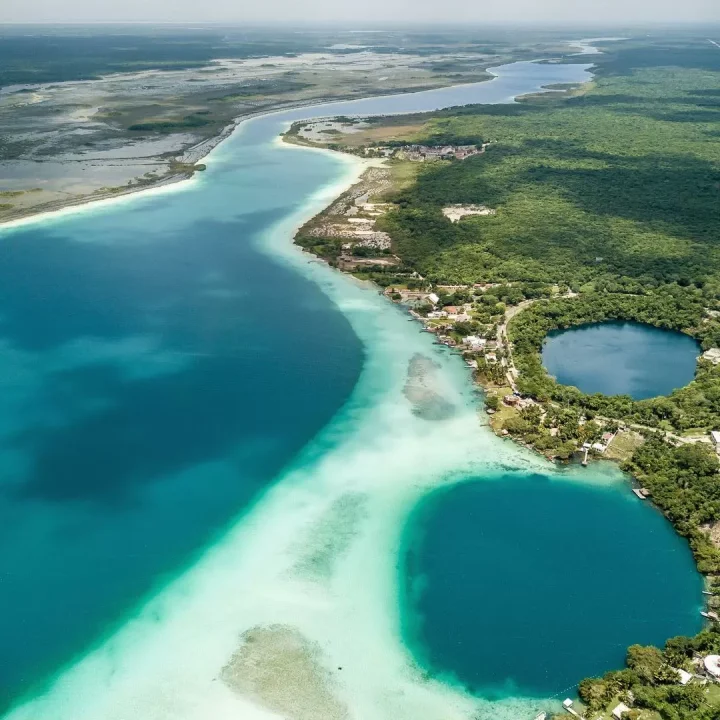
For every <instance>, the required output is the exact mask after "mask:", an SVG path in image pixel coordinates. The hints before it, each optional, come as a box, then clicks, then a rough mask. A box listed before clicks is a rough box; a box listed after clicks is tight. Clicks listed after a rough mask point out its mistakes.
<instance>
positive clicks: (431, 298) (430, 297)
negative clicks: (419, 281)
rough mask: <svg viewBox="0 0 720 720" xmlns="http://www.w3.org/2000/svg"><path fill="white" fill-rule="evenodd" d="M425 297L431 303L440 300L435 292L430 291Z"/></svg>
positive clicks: (435, 303)
mask: <svg viewBox="0 0 720 720" xmlns="http://www.w3.org/2000/svg"><path fill="white" fill-rule="evenodd" d="M427 299H428V300H429V301H430V302H431V303H432V304H433V305H437V304H438V303H439V302H440V298H439V297H438V296H437V295H436V294H435V293H430V294H429V295H428V296H427Z"/></svg>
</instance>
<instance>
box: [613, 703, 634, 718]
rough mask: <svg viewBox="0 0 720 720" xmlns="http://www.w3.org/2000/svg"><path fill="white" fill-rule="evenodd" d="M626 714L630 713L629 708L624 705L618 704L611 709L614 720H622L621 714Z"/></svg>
mask: <svg viewBox="0 0 720 720" xmlns="http://www.w3.org/2000/svg"><path fill="white" fill-rule="evenodd" d="M626 712H630V708H629V707H628V706H627V705H626V704H625V703H620V704H619V705H618V706H617V707H616V708H614V709H613V711H612V716H613V717H614V718H616V720H623V713H626Z"/></svg>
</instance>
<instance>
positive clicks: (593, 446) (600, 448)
mask: <svg viewBox="0 0 720 720" xmlns="http://www.w3.org/2000/svg"><path fill="white" fill-rule="evenodd" d="M616 434H617V433H611V432H605V433H603V434H602V437H601V438H600V440H599V441H598V442H594V443H589V442H586V443H583V446H582V449H583V450H596V451H597V452H599V453H604V452H605V451H606V450H607V449H608V446H609V445H610V443H611V442H612V441H613V438H614V437H615V435H616Z"/></svg>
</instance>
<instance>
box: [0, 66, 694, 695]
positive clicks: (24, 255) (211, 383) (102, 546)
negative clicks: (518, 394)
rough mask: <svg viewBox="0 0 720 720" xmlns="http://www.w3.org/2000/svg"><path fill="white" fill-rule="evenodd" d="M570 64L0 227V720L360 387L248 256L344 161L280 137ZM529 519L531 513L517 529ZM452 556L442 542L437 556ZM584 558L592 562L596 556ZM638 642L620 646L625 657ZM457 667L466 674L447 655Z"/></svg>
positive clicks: (248, 139)
mask: <svg viewBox="0 0 720 720" xmlns="http://www.w3.org/2000/svg"><path fill="white" fill-rule="evenodd" d="M583 67H584V66H572V65H531V64H529V63H518V64H516V65H514V66H512V67H509V68H506V69H504V70H503V71H502V74H501V77H500V78H499V79H498V80H496V81H493V82H492V83H483V84H479V85H476V86H467V87H464V88H451V89H446V90H440V91H434V92H427V93H418V94H414V95H407V96H402V97H388V98H381V99H377V100H365V101H356V102H352V103H344V104H336V105H329V106H325V107H324V108H323V109H322V110H309V109H304V110H295V111H290V112H285V113H281V114H277V115H273V116H267V117H264V118H257V119H254V120H252V121H250V122H247V123H245V124H244V125H243V126H242V127H241V129H240V131H239V132H237V133H236V134H235V135H233V137H231V138H230V139H229V140H227V141H226V142H225V143H223V145H222V146H221V147H220V148H219V151H218V152H216V153H215V156H214V157H213V158H211V162H209V165H208V170H207V171H206V173H204V174H203V176H202V177H201V178H200V179H199V180H198V181H197V182H195V183H194V184H193V185H191V186H188V187H186V188H183V189H181V190H180V191H179V192H175V193H170V194H164V195H159V196H152V197H138V198H135V199H133V200H132V201H129V202H124V203H121V204H115V205H113V206H111V207H105V208H99V209H95V210H92V211H91V212H89V213H83V214H79V215H70V216H66V217H61V218H54V219H51V220H48V221H44V222H42V223H39V224H33V225H29V226H26V227H21V228H17V229H8V230H4V231H2V234H1V237H0V384H1V386H2V392H0V470H1V472H2V478H3V480H2V485H1V486H0V487H1V489H2V491H1V492H0V533H1V535H2V542H0V580H1V592H0V638H2V662H0V707H1V706H3V705H7V704H8V703H10V702H11V701H12V699H13V698H17V697H18V696H19V695H21V694H22V693H24V692H28V691H29V690H30V689H31V688H32V687H33V686H34V685H36V684H37V683H39V682H42V680H43V679H46V678H47V677H48V676H49V675H51V674H52V673H53V672H55V671H56V670H57V669H58V668H59V667H60V666H61V665H62V664H63V663H67V662H69V661H70V660H71V659H72V657H73V656H74V655H76V654H78V653H81V652H83V651H84V650H86V649H87V648H88V647H89V646H90V645H91V644H92V643H93V642H95V641H97V640H98V639H99V638H100V637H101V636H102V635H103V634H105V633H107V632H109V631H110V630H111V629H112V627H113V626H114V625H115V624H117V623H119V622H121V621H122V618H123V616H124V615H125V614H126V613H128V612H131V611H132V608H133V607H135V606H136V604H137V603H138V601H139V600H140V599H141V598H143V597H145V596H147V595H148V593H151V592H152V591H153V590H154V589H157V588H159V587H161V586H162V585H163V584H164V583H165V582H166V581H167V580H168V579H169V578H170V577H172V576H174V575H176V574H177V573H178V572H180V571H181V570H182V569H183V567H185V566H187V564H188V563H190V562H192V559H193V557H195V556H196V555H197V553H199V552H201V551H202V549H203V548H204V547H207V546H208V544H210V543H212V542H213V538H214V537H216V536H217V535H218V534H219V533H221V532H222V531H223V529H224V528H226V527H227V525H228V523H229V522H231V521H232V520H233V518H235V517H237V516H238V514H240V513H242V512H243V511H244V510H246V509H247V508H248V507H250V505H251V504H252V502H253V500H254V499H255V498H257V497H258V495H259V493H260V492H261V491H262V490H263V489H264V488H266V487H267V486H268V484H269V483H271V482H272V481H273V479H274V478H275V477H276V476H277V475H278V473H279V472H280V471H281V470H282V468H283V467H285V466H286V465H287V464H288V463H289V462H291V460H292V459H293V458H294V457H295V456H296V455H297V453H298V451H299V450H300V449H301V448H302V447H303V446H304V445H305V444H306V443H307V442H308V441H309V440H310V439H311V438H312V437H313V436H314V435H315V434H316V433H317V432H318V430H320V429H321V428H322V427H323V426H324V425H326V424H327V422H328V421H329V420H330V418H331V417H332V416H333V415H334V413H335V412H336V411H337V410H338V409H339V408H340V407H341V406H342V404H343V403H344V402H345V400H346V399H347V397H348V396H349V394H350V392H351V391H352V389H353V387H354V386H355V383H356V381H357V378H358V375H359V373H360V370H361V368H362V362H363V347H362V346H361V344H360V342H359V340H358V338H357V337H356V335H355V334H354V332H353V331H352V328H351V327H350V325H349V323H348V322H347V320H346V318H345V317H344V316H343V315H342V313H341V312H340V311H339V310H338V309H337V308H336V307H335V306H334V305H333V304H332V303H331V302H330V301H329V300H328V298H327V297H326V296H325V295H324V294H323V293H322V292H321V290H320V289H319V288H318V287H317V286H316V285H315V284H313V283H312V282H310V281H309V280H308V279H306V278H305V277H304V276H302V275H301V274H300V273H298V272H297V271H296V270H295V269H293V268H292V267H291V266H290V265H288V264H286V263H284V262H282V261H281V260H279V259H277V258H274V257H273V256H272V255H271V254H270V253H268V252H267V251H266V250H264V249H263V245H262V242H261V239H262V237H263V236H264V235H265V234H266V233H267V232H268V230H269V229H270V228H272V227H273V226H274V225H275V224H276V223H278V222H279V221H280V220H282V219H284V218H287V217H289V216H290V215H291V214H293V213H296V212H297V211H298V210H300V209H301V208H302V207H304V206H305V205H306V204H307V202H308V200H309V198H310V197H311V195H312V194H313V193H314V192H315V191H316V190H318V189H319V188H322V187H323V186H326V185H327V184H328V183H330V182H333V181H335V180H336V179H337V178H338V177H339V175H340V172H341V163H340V161H339V160H338V158H335V157H332V156H329V155H326V154H321V153H314V152H304V151H299V150H288V149H287V148H280V147H277V145H276V144H275V138H276V137H277V135H278V133H279V132H281V131H282V130H283V129H284V127H285V126H286V125H287V123H288V122H289V121H290V120H294V119H299V118H302V117H312V116H317V115H318V114H328V115H329V114H337V113H344V114H351V113H358V114H361V113H365V114H373V113H381V112H401V111H421V110H430V109H434V108H437V107H442V106H448V105H457V104H461V103H469V102H506V101H508V100H509V99H510V98H512V97H513V96H515V95H517V94H519V93H523V92H530V91H533V90H536V89H537V88H538V87H540V86H541V85H544V84H550V83H557V82H571V81H577V80H580V79H583V73H584V70H583ZM288 242H289V238H288ZM497 487H500V485H497ZM558 487H560V486H558ZM482 488H483V491H484V489H485V485H483V486H482ZM577 492H580V491H577ZM588 492H589V491H588ZM558 493H559V494H560V495H562V492H560V491H559V490H557V491H556V492H555V494H554V495H552V497H555V498H556V500H557V501H558V502H562V503H564V507H565V508H566V509H569V508H572V507H573V503H575V502H576V500H577V498H578V497H579V496H578V495H577V494H573V493H570V494H569V495H567V497H563V498H560V497H559V496H558ZM608 497H609V496H608ZM516 500H518V502H519V497H518V498H516ZM487 501H488V502H489V503H490V504H492V503H493V502H496V501H497V502H499V503H500V504H501V505H502V502H503V500H502V498H501V497H498V498H493V497H488V498H487ZM546 502H550V501H549V500H548V501H546ZM607 502H615V501H614V500H610V499H608V500H607ZM618 502H619V501H618ZM539 503H540V498H538V499H537V500H535V499H534V498H533V499H532V503H528V504H527V507H528V508H530V507H532V508H537V507H539ZM522 505H525V501H524V500H522ZM541 507H542V506H541ZM544 507H545V508H546V509H547V507H548V506H547V505H545V506H544ZM583 507H584V506H582V503H581V504H580V505H579V506H577V507H575V509H574V510H572V512H574V513H578V514H581V513H582V509H583ZM601 507H602V506H601ZM467 510H468V508H466V507H460V506H456V514H457V517H455V518H453V520H452V522H451V523H450V525H455V526H456V529H455V530H453V529H452V528H451V531H452V533H454V532H456V531H457V532H459V531H460V530H461V528H462V527H465V528H466V530H467V531H468V532H469V526H468V524H467V523H471V522H472V516H470V517H468V516H467ZM525 511H526V512H528V510H527V508H526V510H525ZM601 512H602V511H601V510H598V511H597V517H598V518H599V517H600V514H601ZM641 514H642V517H644V518H649V519H648V520H647V522H648V523H649V527H651V528H652V527H655V526H654V525H653V524H652V523H656V522H657V532H658V533H659V537H651V538H648V539H647V543H648V545H652V546H653V547H656V546H657V547H659V550H658V552H660V553H665V552H670V550H668V548H671V549H672V552H675V551H676V550H677V552H679V553H682V552H683V551H682V550H681V549H678V546H677V544H676V543H675V540H674V539H673V537H672V535H671V534H669V531H668V529H667V528H666V527H665V526H663V525H662V524H661V523H660V521H659V519H658V520H657V521H656V520H655V516H654V514H653V513H652V512H651V511H649V510H648V511H645V510H643V511H641V513H638V516H640V515H641ZM438 517H440V518H441V517H442V513H441V515H440V516H438ZM619 517H620V516H612V515H611V514H608V515H607V517H606V518H605V520H606V527H607V533H604V532H603V533H598V537H597V538H596V541H597V545H602V544H603V543H606V542H608V541H609V539H610V538H611V537H612V534H613V532H616V531H617V529H618V526H619V525H622V521H621V520H619ZM545 518H546V516H545V515H542V514H541V513H539V512H538V514H537V515H535V516H534V520H533V522H534V523H535V524H536V525H538V524H543V522H544V520H545ZM489 520H491V519H489ZM429 522H430V523H431V525H432V523H435V522H439V520H438V521H436V520H433V519H429ZM491 527H492V526H491V525H488V529H487V531H486V532H485V533H484V534H482V535H480V538H482V537H485V539H486V540H487V539H488V538H489V534H490V532H491ZM500 530H501V528H498V531H500ZM635 530H636V532H637V535H638V536H643V533H644V532H645V528H644V527H642V528H639V527H638V526H636V527H635ZM564 532H566V533H567V535H566V537H568V538H570V537H574V536H573V533H572V532H571V531H570V530H568V529H566V530H565V531H564ZM432 533H433V531H432V528H431V530H430V531H429V532H428V535H427V538H428V539H429V538H432V537H435V536H434V535H433V534H432ZM452 533H451V534H452ZM500 537H503V538H504V537H505V536H504V535H500ZM440 540H442V538H439V541H440ZM471 540H472V539H471ZM472 541H473V542H475V540H472ZM477 541H479V540H477ZM521 541H522V542H521ZM526 542H527V543H530V544H529V545H523V543H526ZM506 545H507V547H506ZM579 545H580V544H579ZM580 546H581V547H585V548H586V550H587V552H588V553H589V552H590V550H589V548H594V547H595V545H592V544H585V543H583V544H581V545H580ZM537 547H539V546H538V545H537V544H536V543H535V541H534V536H530V537H528V536H523V537H519V538H518V539H517V542H516V543H515V544H514V545H513V544H506V543H502V544H500V543H498V544H497V545H496V546H495V552H496V553H499V552H503V553H504V552H505V550H506V549H507V551H508V552H509V553H510V552H511V551H514V552H516V553H519V552H520V549H521V548H522V552H523V553H524V554H526V555H527V556H528V557H530V556H532V555H533V554H534V553H535V548H537ZM610 547H616V546H614V545H612V543H611V544H610ZM456 550H457V548H453V547H450V546H449V545H447V544H442V542H441V543H440V544H439V545H438V548H437V551H434V552H435V554H436V555H437V554H438V553H442V552H444V551H448V552H450V551H452V552H456ZM598 552H600V551H599V550H598ZM501 560H502V556H498V557H497V558H496V561H497V563H498V564H500V563H501ZM586 561H587V562H588V563H589V564H592V565H593V566H594V565H596V564H597V563H598V562H603V561H604V556H601V557H599V558H596V559H595V560H593V558H592V557H590V556H589V555H588V557H587V558H586ZM503 562H504V561H503ZM507 564H508V567H512V565H513V557H512V555H508V560H507ZM469 567H470V566H469V565H468V568H469ZM552 569H553V568H550V567H548V572H550V570H552ZM555 571H557V572H558V575H557V576H556V578H557V577H560V576H561V568H560V567H555V568H554V570H553V572H555ZM518 577H519V576H518ZM466 579H467V578H466ZM466 579H462V578H461V579H460V582H462V583H464V582H465V581H466ZM674 580H675V582H676V584H678V585H679V586H681V588H680V590H679V592H682V593H686V594H687V597H685V596H683V598H684V599H683V598H680V603H679V604H680V605H682V606H683V607H684V608H685V609H687V608H688V607H690V605H692V603H691V602H690V598H689V596H690V595H692V593H693V592H694V591H695V590H696V586H697V578H696V576H695V575H694V574H693V572H692V569H691V567H690V566H688V567H686V571H685V574H684V576H682V577H680V576H679V575H678V576H677V577H675V578H674ZM471 581H472V578H470V580H468V582H471ZM433 582H434V581H433ZM432 584H433V583H432V582H431V586H432ZM470 587H472V583H471V585H470ZM527 589H528V593H527V597H528V606H529V607H530V612H529V614H530V616H533V617H535V618H536V620H537V623H536V625H539V624H541V623H549V624H552V623H555V622H557V620H554V619H553V618H552V615H553V613H552V608H551V607H550V606H549V605H546V606H544V610H543V612H549V613H550V616H549V617H547V618H545V617H544V616H542V613H541V612H540V608H537V609H535V610H534V611H533V610H532V605H533V602H532V599H531V591H532V586H531V585H530V584H527ZM460 591H461V588H460V587H458V588H457V592H460ZM473 592H474V590H473ZM669 597H672V598H673V602H674V599H675V598H676V594H675V593H672V594H671V595H669ZM684 600H687V602H685V601H684ZM662 602H664V600H662V599H660V600H658V598H653V602H652V604H651V605H648V606H647V607H646V609H645V610H646V612H651V613H653V617H654V614H655V613H656V609H655V608H661V610H657V613H658V617H657V618H655V620H654V622H656V623H657V626H658V628H660V627H662V628H664V629H665V632H666V634H675V633H676V632H678V631H680V630H682V629H683V628H684V624H683V623H679V624H678V623H677V622H676V616H675V615H672V616H666V615H663V614H662V613H663V612H664V611H662V607H663V606H662ZM489 607H490V606H489ZM605 611H608V608H605ZM483 612H484V613H486V614H489V613H490V611H489V610H488V611H483ZM598 612H599V609H598ZM613 612H614V610H613ZM613 617H614V615H613ZM632 617H635V618H636V619H637V618H638V617H639V615H637V614H636V615H634V616H632ZM663 618H664V620H663ZM638 622H640V621H639V620H638ZM643 622H645V621H644V620H643ZM663 623H664V624H663ZM425 626H426V628H427V627H428V623H426V624H425ZM529 629H530V628H528V630H529ZM535 630H536V627H535V626H533V628H532V632H535ZM479 631H482V628H477V627H476V626H475V625H473V624H469V625H468V626H467V627H466V630H465V632H466V634H467V638H468V639H467V642H468V643H469V644H478V643H477V641H476V640H477V638H476V632H479ZM428 639H429V641H432V643H433V644H434V642H435V639H434V637H430V636H429V637H428ZM634 639H635V637H634V636H632V637H631V634H630V633H628V634H627V635H625V636H622V637H621V636H620V635H618V642H619V643H620V642H626V643H627V642H630V641H633V640H634ZM526 640H528V641H530V640H532V633H529V635H528V637H527V638H526ZM590 647H591V646H590V645H589V644H588V643H586V645H585V649H586V650H587V649H588V648H590ZM438 652H444V651H442V650H441V649H439V650H438ZM583 654H585V652H583ZM444 657H445V661H446V662H448V663H449V664H450V666H451V667H454V665H453V663H454V660H453V659H452V658H451V657H449V656H447V655H446V656H444ZM458 662H459V663H461V664H462V663H464V662H465V661H464V659H463V658H462V657H461V656H460V655H458ZM457 671H458V673H460V672H461V670H460V668H458V670H457ZM582 674H583V673H582V672H580V669H578V672H577V673H575V675H574V676H573V677H574V678H575V679H578V678H579V677H580V676H581V675H582ZM523 677H524V676H523ZM493 678H494V676H492V675H489V676H488V677H487V678H486V680H487V684H493ZM530 680H532V678H530ZM532 683H534V684H533V686H535V685H536V684H537V683H536V682H535V681H534V680H532Z"/></svg>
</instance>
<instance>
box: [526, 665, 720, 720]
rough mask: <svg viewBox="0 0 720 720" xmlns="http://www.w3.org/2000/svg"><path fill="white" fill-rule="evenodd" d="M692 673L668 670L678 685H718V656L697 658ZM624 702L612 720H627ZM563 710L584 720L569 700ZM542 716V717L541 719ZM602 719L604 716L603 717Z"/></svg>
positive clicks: (630, 697) (629, 709)
mask: <svg viewBox="0 0 720 720" xmlns="http://www.w3.org/2000/svg"><path fill="white" fill-rule="evenodd" d="M693 664H694V666H695V667H694V672H688V671H687V670H683V669H682V668H670V669H671V670H674V671H675V672H676V673H677V678H678V679H677V683H678V685H689V684H690V683H696V684H699V685H707V684H708V683H711V682H712V683H720V655H706V656H705V657H701V656H697V657H696V658H695V659H694V661H693ZM626 700H627V703H630V705H632V704H634V702H635V697H634V696H633V693H632V691H629V692H628V697H627V698H626ZM627 703H626V702H619V703H618V704H617V705H616V706H615V707H614V708H613V709H612V710H611V712H610V714H611V717H612V720H628V718H629V717H630V713H631V712H632V707H630V705H628V704H627ZM562 705H563V709H564V710H566V711H567V712H568V713H570V714H571V715H573V716H574V717H576V718H580V720H584V718H583V716H582V715H581V714H580V713H579V712H578V711H577V710H575V708H574V707H573V706H574V705H575V702H574V701H573V700H571V699H570V698H567V699H566V700H563V704H562ZM543 716H544V717H543ZM546 717H547V714H546V713H540V715H538V716H537V718H536V719H535V720H540V718H543V720H545V718H546ZM603 717H604V716H603Z"/></svg>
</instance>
